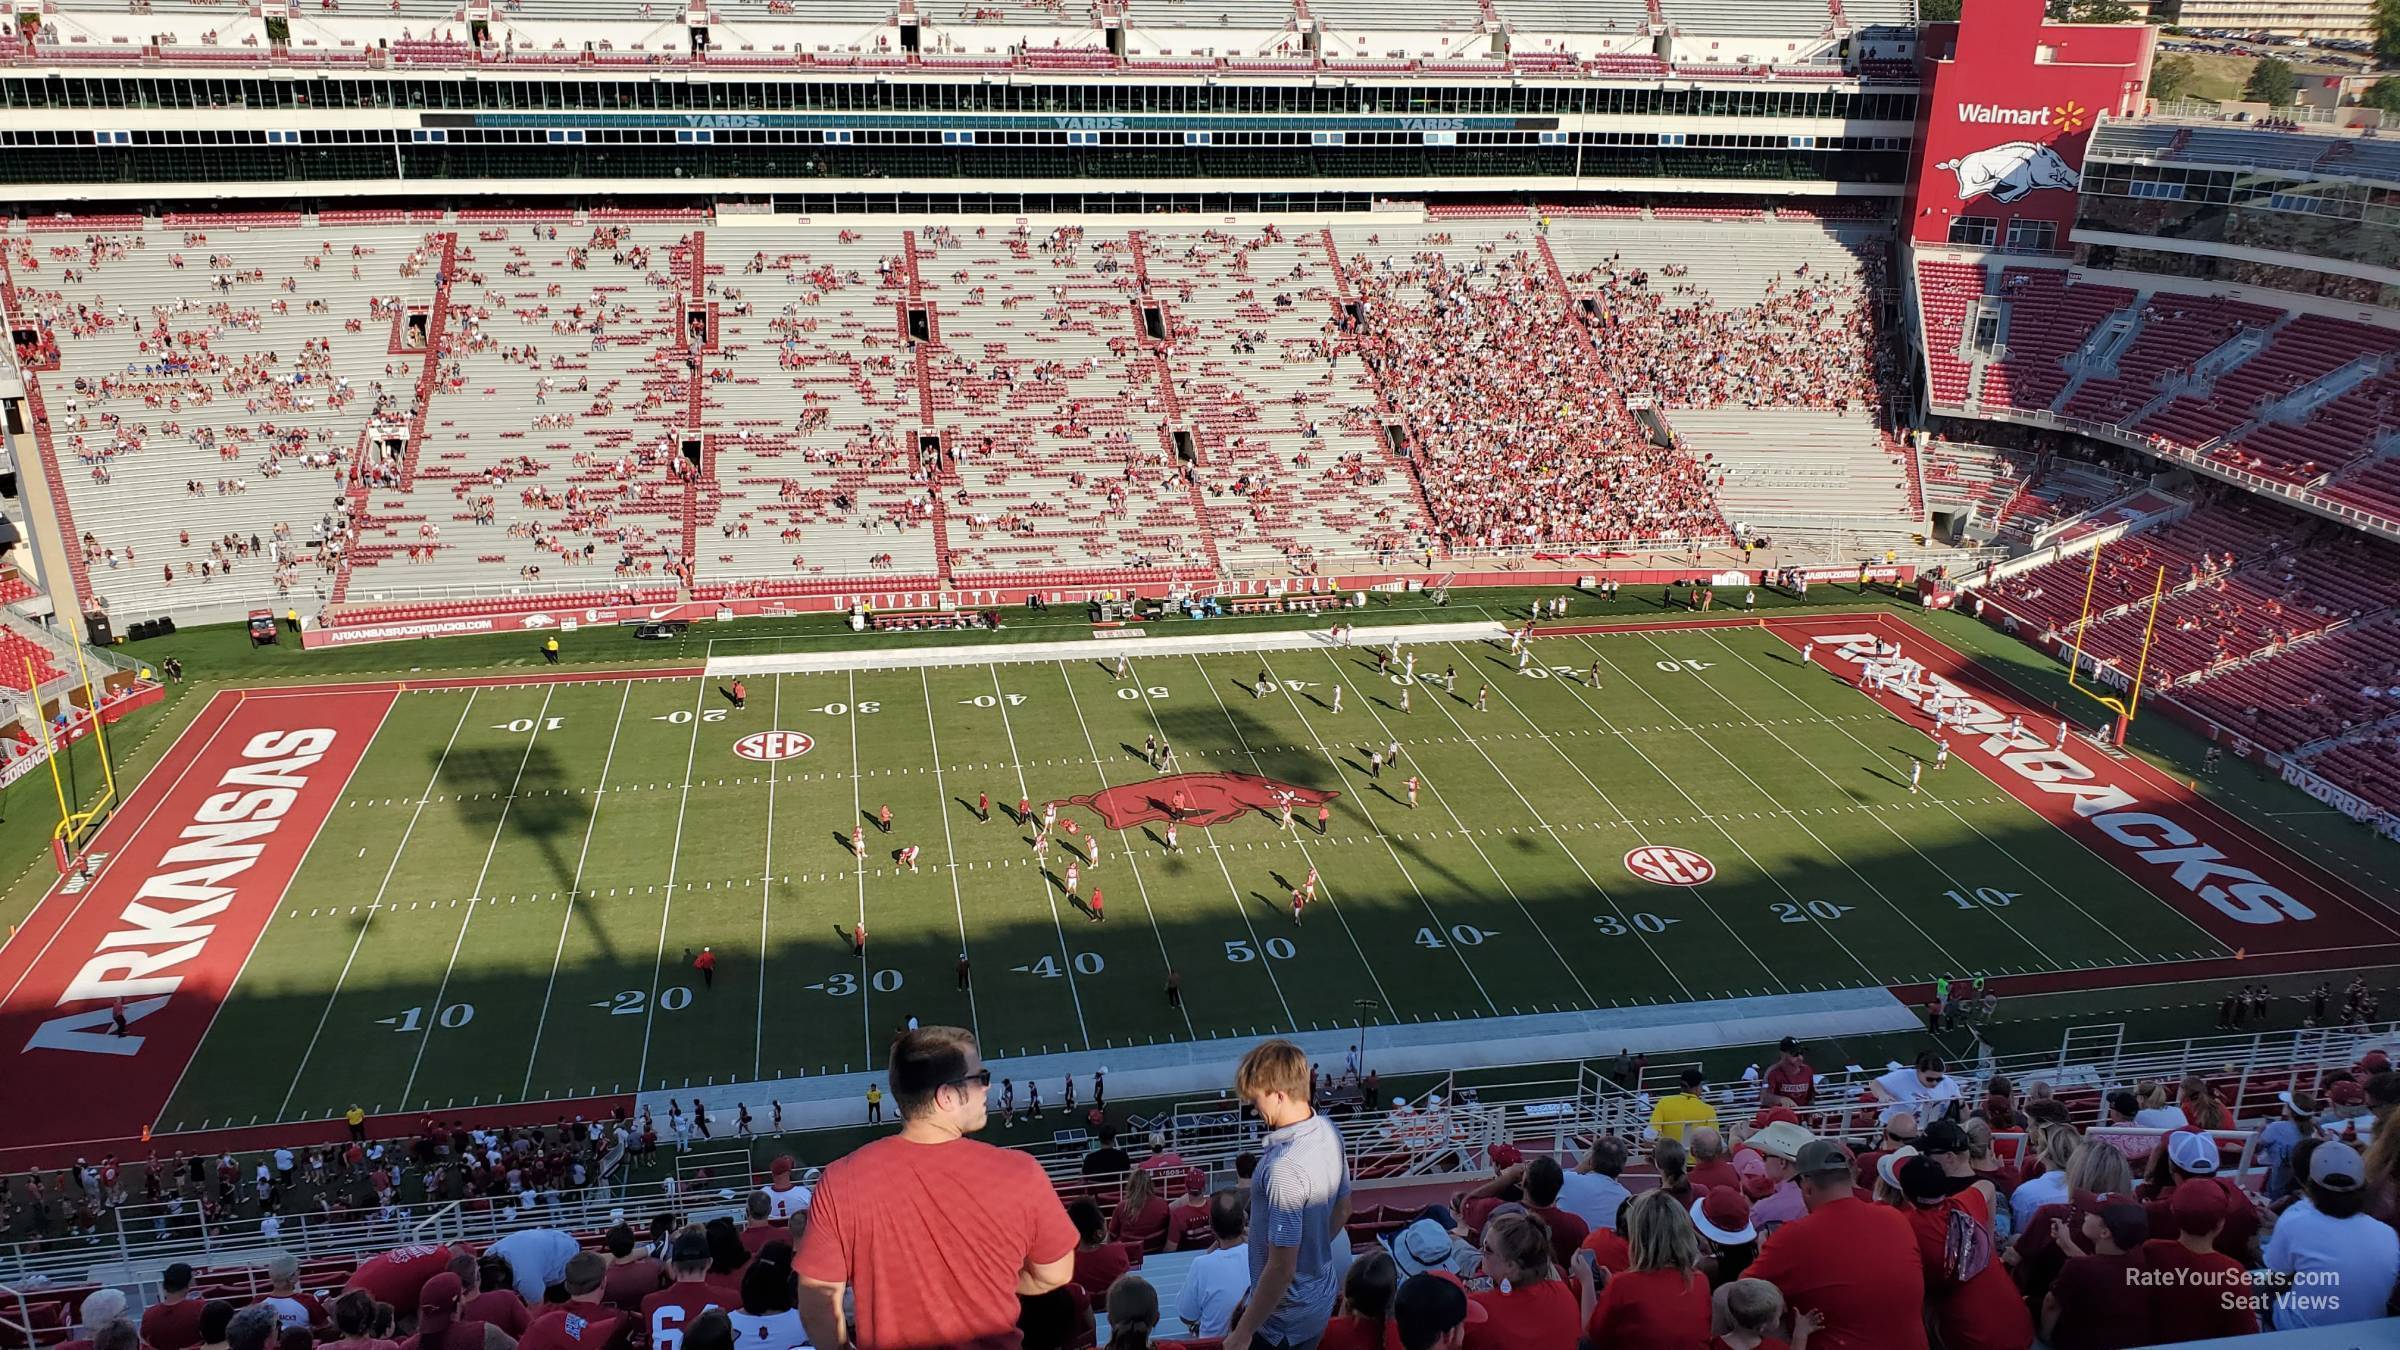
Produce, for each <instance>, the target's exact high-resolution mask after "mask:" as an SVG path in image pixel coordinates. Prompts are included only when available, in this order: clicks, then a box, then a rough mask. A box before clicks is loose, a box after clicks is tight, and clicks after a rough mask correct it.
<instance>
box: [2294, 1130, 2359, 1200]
mask: <svg viewBox="0 0 2400 1350" xmlns="http://www.w3.org/2000/svg"><path fill="white" fill-rule="evenodd" d="M2366 1175H2367V1169H2366V1166H2365V1164H2363V1163H2361V1162H2360V1161H2359V1157H2358V1150H2357V1149H2354V1148H2352V1147H2350V1146H2349V1145H2348V1144H2344V1143H2341V1142H2339V1141H2336V1142H2333V1143H2325V1144H2319V1145H2317V1151H2316V1152H2314V1153H2312V1154H2310V1155H2309V1157H2308V1180H2309V1184H2310V1185H2312V1186H2322V1187H2324V1188H2325V1189H2326V1190H2329V1191H2355V1190H2357V1189H2358V1188H2359V1187H2360V1186H2362V1185H2364V1184H2365V1180H2364V1179H2365V1177H2366Z"/></svg>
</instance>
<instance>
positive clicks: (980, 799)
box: [975, 792, 992, 825]
mask: <svg viewBox="0 0 2400 1350" xmlns="http://www.w3.org/2000/svg"><path fill="white" fill-rule="evenodd" d="M975 818H976V819H977V820H980V821H982V822H983V823H984V824H986V825H989V824H991V823H992V794H990V793H988V792H978V793H976V794H975Z"/></svg>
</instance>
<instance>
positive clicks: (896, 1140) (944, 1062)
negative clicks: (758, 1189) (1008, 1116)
mask: <svg viewBox="0 0 2400 1350" xmlns="http://www.w3.org/2000/svg"><path fill="white" fill-rule="evenodd" d="M889 1080H890V1083H891V1090H892V1101H893V1104H894V1105H895V1106H896V1107H898V1109H899V1112H900V1120H901V1126H900V1132H899V1133H898V1134H894V1135H889V1136H887V1137H885V1138H882V1139H878V1140H876V1141H875V1142H873V1143H871V1144H868V1145H866V1146H865V1147H864V1148H861V1149H859V1150H858V1151H856V1152H854V1153H852V1154H851V1155H850V1156H848V1157H846V1158H843V1159H842V1160H841V1161H839V1162H836V1163H834V1164H833V1165H832V1166H830V1167H827V1168H826V1169H825V1176H824V1180H823V1181H822V1182H821V1183H819V1185H818V1186H817V1192H816V1198H815V1203H814V1204H813V1205H811V1206H810V1209H809V1225H808V1232H807V1234H806V1235H805V1236H804V1237H803V1238H802V1239H801V1242H800V1250H799V1253H798V1255H797V1259H796V1260H795V1262H794V1268H795V1269H796V1270H797V1271H798V1273H799V1276H800V1317H801V1321H802V1323H803V1324H804V1325H805V1326H806V1327H807V1328H808V1337H809V1340H810V1341H811V1342H812V1343H814V1344H816V1345H821V1346H845V1345H854V1346H856V1347H857V1350H888V1348H890V1347H906V1346H923V1345H958V1346H974V1347H988V1350H1016V1347H1018V1346H1019V1345H1021V1344H1023V1338H1022V1337H1021V1336H1020V1335H1019V1333H1018V1331H1017V1314H1018V1311H1019V1309H1018V1304H1017V1298H1018V1296H1019V1295H1021V1294H1042V1293H1046V1292H1048V1291H1050V1290H1052V1289H1056V1288H1057V1287H1059V1286H1060V1285H1062V1284H1065V1283H1066V1282H1067V1279H1068V1277H1069V1276H1070V1275H1071V1274H1073V1272H1074V1269H1075V1242H1076V1232H1075V1225H1074V1224H1073V1223H1072V1222H1070V1221H1069V1220H1068V1218H1067V1211H1066V1207H1065V1206H1064V1205H1061V1204H1060V1203H1059V1201H1058V1192H1057V1191H1055V1190H1053V1189H1051V1186H1050V1178H1049V1177H1048V1176H1047V1175H1046V1174H1045V1173H1044V1172H1043V1171H1042V1167H1041V1164H1040V1163H1038V1162H1036V1161H1035V1160H1034V1158H1033V1156H1032V1155H1031V1154H1026V1153H1019V1152H1016V1151H1014V1150H1010V1149H1000V1148H993V1147H992V1146H990V1145H988V1144H981V1143H977V1142H976V1141H974V1140H972V1139H969V1138H967V1136H968V1135H971V1134H973V1133H975V1132H976V1131H977V1130H980V1129H982V1128H983V1127H984V1124H985V1121H986V1110H985V1098H986V1097H987V1096H988V1095H989V1093H990V1089H991V1085H992V1074H991V1070H989V1069H986V1068H985V1067H984V1066H983V1056H982V1054H981V1053H980V1052H978V1051H977V1049H976V1047H975V1038H974V1037H973V1036H972V1035H970V1034H969V1033H968V1032H966V1031H965V1030H963V1029H962V1028H958V1027H922V1028H919V1029H918V1030H915V1031H910V1032H905V1033H903V1034H902V1035H901V1036H900V1038H899V1039H898V1040H896V1041H894V1042H893V1044H892V1058H891V1069H890V1073H889ZM845 1289H847V1290H849V1291H850V1292H852V1293H853V1294H854V1295H855V1297H856V1300H857V1306H858V1320H857V1322H856V1324H855V1325H852V1324H850V1323H849V1322H848V1321H847V1319H846V1318H845V1317H844V1316H843V1312H842V1294H843V1291H844V1290H845Z"/></svg>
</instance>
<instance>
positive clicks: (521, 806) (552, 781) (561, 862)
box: [426, 738, 592, 895]
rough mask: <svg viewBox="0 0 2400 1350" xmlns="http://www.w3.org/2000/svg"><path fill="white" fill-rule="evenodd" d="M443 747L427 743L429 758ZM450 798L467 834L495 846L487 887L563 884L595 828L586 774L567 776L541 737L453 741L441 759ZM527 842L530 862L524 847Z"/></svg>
mask: <svg viewBox="0 0 2400 1350" xmlns="http://www.w3.org/2000/svg"><path fill="white" fill-rule="evenodd" d="M443 753H444V747H441V746H432V747H429V748H428V749H427V751H426V755H427V757H428V760H429V761H432V760H436V759H438V757H440V756H441V755H442V754H443ZM441 764H442V770H441V772H442V785H443V788H444V789H445V795H447V796H448V797H449V798H450V800H449V802H448V803H447V805H448V806H449V807H450V810H451V812H452V813H453V814H454V815H455V816H456V817H457V819H458V822H459V824H460V825H461V826H463V827H464V828H465V831H466V833H467V835H468V837H469V838H478V837H480V840H481V842H482V843H483V844H484V845H485V846H486V847H487V848H489V849H490V851H491V867H490V871H489V873H488V875H487V876H486V877H485V879H484V882H483V891H484V892H485V893H486V894H495V893H496V894H503V895H508V894H516V895H526V894H546V893H549V892H552V891H557V892H562V893H563V892H565V891H567V890H568V889H570V888H572V887H573V886H574V884H575V867H576V860H577V858H578V857H579V856H580V855H581V854H582V852H583V840H584V836H585V834H586V833H587V832H588V831H589V829H590V828H591V823H592V806H591V799H590V798H588V797H586V796H585V795H584V794H583V792H582V791H581V789H582V788H583V787H585V786H586V785H587V783H588V777H587V776H586V775H585V774H584V773H582V772H580V771H579V772H578V773H577V774H576V775H575V776H574V777H570V776H569V774H568V772H567V770H566V769H565V768H564V767H563V766H562V764H561V762H560V760H559V757H558V755H557V754H556V753H555V752H554V751H552V750H551V748H550V747H549V746H548V745H546V744H544V743H543V742H542V741H541V740H540V739H538V738H537V739H535V740H534V741H533V743H532V744H531V745H530V746H529V747H520V746H513V745H497V746H451V747H448V758H447V759H446V760H442V761H441ZM528 846H530V848H531V850H532V852H533V854H534V858H533V859H532V860H531V870H528V859H527V858H525V857H524V852H525V850H526V849H527V847H528Z"/></svg>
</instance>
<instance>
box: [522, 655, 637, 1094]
mask: <svg viewBox="0 0 2400 1350" xmlns="http://www.w3.org/2000/svg"><path fill="white" fill-rule="evenodd" d="M632 697H633V681H631V680H627V681H625V692H623V693H622V694H619V695H618V696H617V720H616V722H615V723H614V724H613V725H611V726H610V727H609V729H608V754H607V755H606V756H604V757H603V758H602V759H601V761H600V786H598V787H596V788H594V789H592V818H591V819H590V820H587V821H585V822H584V823H583V848H582V849H581V850H580V851H578V852H577V853H576V855H575V879H574V881H572V882H571V883H569V884H568V887H567V912H566V913H565V914H564V915H561V916H560V918H559V921H558V950H557V951H554V952H552V953H551V954H550V983H549V985H548V986H547V987H546V988H544V989H543V991H542V1015H541V1016H540V1017H538V1018H535V1019H534V1023H533V1048H532V1049H530V1050H528V1051H526V1052H525V1086H523V1087H521V1088H519V1089H517V1097H518V1098H519V1100H523V1099H525V1098H528V1097H531V1096H532V1095H533V1066H534V1062H535V1061H536V1060H538V1059H539V1058H541V1054H542V1031H543V1029H544V1028H546V1027H548V1026H549V1025H550V1000H551V999H552V998H553V997H555V996H556V995H557V993H558V967H559V963H560V962H562V961H564V960H565V959H566V955H567V931H568V930H569V929H570V928H572V927H574V924H575V897H577V896H578V895H581V894H582V893H583V863H584V860H585V859H586V858H589V857H591V856H592V834H593V832H594V831H596V830H597V829H599V827H600V804H601V802H603V801H605V800H606V799H607V796H608V769H609V766H610V765H612V764H614V763H616V762H617V736H618V734H619V733H620V732H622V731H623V730H624V729H625V705H626V702H627V700H629V699H631V698H632Z"/></svg>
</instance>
